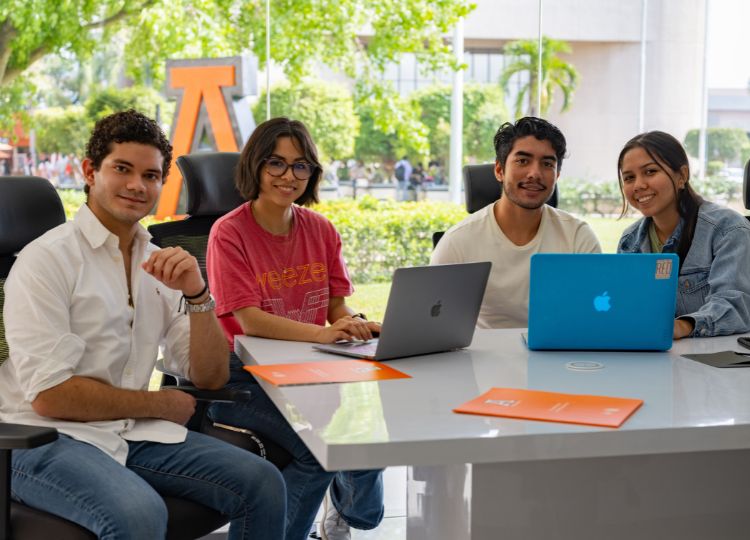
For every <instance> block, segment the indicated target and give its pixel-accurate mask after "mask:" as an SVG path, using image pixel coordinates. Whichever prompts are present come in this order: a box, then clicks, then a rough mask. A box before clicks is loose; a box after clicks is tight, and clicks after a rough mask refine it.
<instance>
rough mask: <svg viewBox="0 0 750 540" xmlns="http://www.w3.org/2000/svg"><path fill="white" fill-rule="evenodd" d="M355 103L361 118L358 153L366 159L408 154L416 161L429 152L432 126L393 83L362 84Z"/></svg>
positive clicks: (391, 157)
mask: <svg viewBox="0 0 750 540" xmlns="http://www.w3.org/2000/svg"><path fill="white" fill-rule="evenodd" d="M355 96H356V97H355V107H356V111H357V114H358V115H359V118H360V125H361V127H360V131H359V136H358V137H357V139H356V141H355V155H356V156H357V157H358V158H360V159H363V160H366V161H379V162H388V161H394V160H396V159H397V158H400V157H401V156H403V155H404V154H407V155H409V156H410V157H411V158H412V159H414V160H416V161H423V160H425V158H426V157H427V156H428V155H429V149H430V146H429V141H428V129H427V127H426V126H425V125H424V124H423V123H422V122H421V121H420V119H419V114H418V111H417V110H416V108H415V107H414V106H412V104H411V103H410V102H409V101H408V100H406V99H404V98H403V97H401V96H400V95H399V94H398V92H396V91H395V90H394V89H393V87H392V86H390V85H380V86H375V87H371V88H367V87H366V86H365V85H363V84H358V85H357V89H356V90H355Z"/></svg>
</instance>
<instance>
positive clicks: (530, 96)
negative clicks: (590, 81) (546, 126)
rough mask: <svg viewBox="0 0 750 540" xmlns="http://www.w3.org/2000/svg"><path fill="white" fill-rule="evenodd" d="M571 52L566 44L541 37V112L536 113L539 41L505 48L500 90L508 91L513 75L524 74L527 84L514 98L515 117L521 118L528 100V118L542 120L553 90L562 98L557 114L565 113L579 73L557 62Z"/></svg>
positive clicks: (549, 103) (513, 43) (570, 65)
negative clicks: (507, 60) (556, 89)
mask: <svg viewBox="0 0 750 540" xmlns="http://www.w3.org/2000/svg"><path fill="white" fill-rule="evenodd" d="M570 52H571V48H570V45H568V43H566V42H565V41H560V40H557V39H550V38H548V37H547V36H542V81H541V87H542V100H541V101H542V103H541V106H542V107H541V109H542V110H541V111H537V110H536V109H537V88H538V84H539V81H538V79H539V67H538V62H539V41H538V40H536V39H522V40H519V41H513V42H511V43H508V44H507V45H506V46H505V55H506V56H508V57H509V60H510V61H509V63H508V65H506V67H505V69H504V70H503V73H502V75H501V76H500V86H501V87H503V88H504V89H505V90H506V91H508V85H509V82H510V80H511V78H512V77H513V76H514V75H516V74H527V77H528V82H527V83H526V84H524V85H523V86H522V87H521V88H520V90H519V92H518V95H517V96H516V107H515V115H516V117H521V116H524V103H526V102H527V100H528V109H527V110H528V114H529V115H530V116H538V115H540V114H541V116H545V115H546V114H547V112H548V111H549V108H550V106H551V105H552V98H553V93H554V91H555V88H559V89H560V90H561V91H562V94H563V104H562V107H561V109H560V110H562V111H566V110H568V108H569V107H570V103H571V100H572V97H573V93H574V92H575V89H576V86H577V85H578V71H577V70H576V68H575V67H573V65H572V64H569V63H567V62H566V61H565V60H563V59H562V58H560V56H559V55H560V54H562V53H570Z"/></svg>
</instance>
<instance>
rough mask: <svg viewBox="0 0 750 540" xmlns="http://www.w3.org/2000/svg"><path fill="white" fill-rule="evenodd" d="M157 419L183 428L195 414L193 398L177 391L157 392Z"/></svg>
mask: <svg viewBox="0 0 750 540" xmlns="http://www.w3.org/2000/svg"><path fill="white" fill-rule="evenodd" d="M158 393H159V397H160V399H159V400H158V403H159V410H158V411H156V413H157V414H156V416H157V418H161V419H163V420H169V421H170V422H175V423H176V424H180V425H182V426H184V425H185V424H187V422H188V420H190V417H192V416H193V414H194V413H195V398H194V397H193V396H191V395H190V394H186V393H185V392H180V391H179V390H159V392H158Z"/></svg>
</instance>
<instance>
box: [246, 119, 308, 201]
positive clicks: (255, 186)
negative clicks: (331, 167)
mask: <svg viewBox="0 0 750 540" xmlns="http://www.w3.org/2000/svg"><path fill="white" fill-rule="evenodd" d="M280 137H291V138H292V140H294V141H295V142H296V144H297V145H298V146H299V149H300V151H301V152H302V155H303V156H304V157H305V159H306V160H307V161H308V162H309V163H310V164H311V165H312V166H313V174H312V176H311V177H310V179H309V180H308V181H307V186H306V187H305V191H304V192H303V193H302V195H300V196H299V197H298V198H297V200H296V201H294V202H295V203H297V204H299V205H303V206H307V205H310V204H313V203H317V202H318V184H319V183H320V177H321V173H322V171H323V167H322V166H321V165H320V162H319V161H318V149H317V148H316V147H315V143H314V142H313V140H312V137H311V136H310V132H309V131H308V130H307V128H306V127H305V124H303V123H302V122H300V121H299V120H290V119H289V118H286V117H285V116H279V117H277V118H271V119H270V120H266V121H265V122H263V123H262V124H260V125H259V126H258V127H256V128H255V131H253V133H252V135H250V138H249V139H248V140H247V142H246V143H245V147H244V148H243V149H242V153H241V154H240V163H239V166H238V167H237V172H236V173H235V176H234V180H235V184H236V185H237V191H239V192H240V194H241V195H242V196H243V197H244V198H245V200H247V201H254V200H256V199H257V198H258V196H259V195H260V179H261V172H262V169H263V165H264V164H265V161H266V159H268V158H269V157H270V156H271V154H273V151H274V150H275V149H276V141H277V140H278V139H279V138H280Z"/></svg>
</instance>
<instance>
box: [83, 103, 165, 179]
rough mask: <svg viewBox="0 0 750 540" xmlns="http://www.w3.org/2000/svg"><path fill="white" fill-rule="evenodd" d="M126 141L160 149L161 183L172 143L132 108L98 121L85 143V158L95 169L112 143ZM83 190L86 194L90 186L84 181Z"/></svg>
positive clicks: (144, 116) (156, 125)
mask: <svg viewBox="0 0 750 540" xmlns="http://www.w3.org/2000/svg"><path fill="white" fill-rule="evenodd" d="M128 142H134V143H139V144H148V145H150V146H153V147H155V148H157V149H158V150H159V151H160V152H161V155H162V157H163V158H164V163H163V164H162V182H165V181H166V180H167V175H168V174H169V167H170V166H171V165H172V145H171V144H169V140H168V139H167V137H166V135H164V132H163V131H162V130H161V128H160V127H159V124H157V123H156V122H155V121H154V120H152V119H151V118H149V117H148V116H146V115H144V114H142V113H139V112H138V111H136V110H134V109H130V110H127V111H121V112H116V113H114V114H110V115H109V116H105V117H104V118H102V119H101V120H99V121H98V122H97V123H96V125H95V126H94V130H93V131H92V132H91V137H90V138H89V142H88V143H86V157H87V158H88V159H90V160H91V162H92V163H93V165H94V169H96V170H97V171H98V170H99V168H100V167H101V166H102V161H104V158H106V157H107V156H108V155H109V153H110V152H112V144H113V143H128ZM83 190H84V191H85V192H86V194H88V192H89V185H88V184H86V185H85V186H84V187H83Z"/></svg>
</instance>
